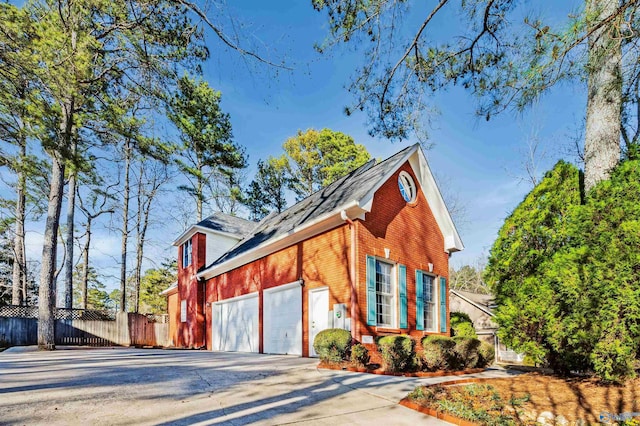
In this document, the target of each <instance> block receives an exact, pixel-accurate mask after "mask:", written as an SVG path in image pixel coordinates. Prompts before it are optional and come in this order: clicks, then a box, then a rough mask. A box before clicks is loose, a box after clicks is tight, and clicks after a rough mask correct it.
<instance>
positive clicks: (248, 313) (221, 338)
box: [211, 293, 259, 352]
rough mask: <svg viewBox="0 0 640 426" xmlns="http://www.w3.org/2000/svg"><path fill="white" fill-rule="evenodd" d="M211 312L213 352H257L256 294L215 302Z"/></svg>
mask: <svg viewBox="0 0 640 426" xmlns="http://www.w3.org/2000/svg"><path fill="white" fill-rule="evenodd" d="M211 311H212V318H211V323H212V324H211V326H212V330H211V339H212V342H211V343H212V347H213V350H214V351H224V352H258V349H259V348H258V339H259V333H258V331H259V330H258V293H252V294H249V295H246V296H240V297H235V298H233V299H228V300H225V301H222V302H216V303H214V304H213V306H212V310H211Z"/></svg>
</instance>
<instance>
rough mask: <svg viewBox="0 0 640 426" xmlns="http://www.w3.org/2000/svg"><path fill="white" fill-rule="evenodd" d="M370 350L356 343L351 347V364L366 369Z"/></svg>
mask: <svg viewBox="0 0 640 426" xmlns="http://www.w3.org/2000/svg"><path fill="white" fill-rule="evenodd" d="M370 359H371V357H370V356H369V350H368V349H367V348H365V347H364V346H363V345H361V344H360V343H356V344H355V345H353V346H352V347H351V362H353V363H354V364H356V365H357V366H359V367H365V366H366V365H367V364H369V360H370Z"/></svg>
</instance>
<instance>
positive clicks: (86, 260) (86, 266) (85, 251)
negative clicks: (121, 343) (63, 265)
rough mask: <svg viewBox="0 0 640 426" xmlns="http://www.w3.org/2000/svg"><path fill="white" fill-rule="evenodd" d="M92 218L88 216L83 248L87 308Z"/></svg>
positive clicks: (83, 293) (83, 283) (83, 300)
mask: <svg viewBox="0 0 640 426" xmlns="http://www.w3.org/2000/svg"><path fill="white" fill-rule="evenodd" d="M91 220H92V217H91V216H88V217H87V229H86V232H87V240H86V241H85V243H84V249H83V250H82V262H83V264H84V267H83V269H82V283H81V284H80V285H81V290H82V304H81V308H82V309H87V288H88V284H89V246H90V245H91Z"/></svg>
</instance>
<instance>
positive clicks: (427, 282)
mask: <svg viewBox="0 0 640 426" xmlns="http://www.w3.org/2000/svg"><path fill="white" fill-rule="evenodd" d="M422 285H423V286H422V295H423V306H424V329H425V330H429V331H433V330H435V329H436V289H435V280H434V278H433V277H432V276H431V275H427V274H423V275H422Z"/></svg>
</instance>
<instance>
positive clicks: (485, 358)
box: [476, 342, 496, 368]
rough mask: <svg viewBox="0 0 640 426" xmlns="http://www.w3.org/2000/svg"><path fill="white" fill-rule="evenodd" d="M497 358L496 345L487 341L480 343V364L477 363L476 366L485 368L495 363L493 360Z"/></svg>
mask: <svg viewBox="0 0 640 426" xmlns="http://www.w3.org/2000/svg"><path fill="white" fill-rule="evenodd" d="M495 359H496V350H495V347H494V346H493V345H491V344H489V343H487V342H482V343H480V347H479V348H478V364H476V367H478V368H485V367H487V366H489V365H491V364H493V361H495Z"/></svg>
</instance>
